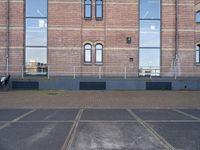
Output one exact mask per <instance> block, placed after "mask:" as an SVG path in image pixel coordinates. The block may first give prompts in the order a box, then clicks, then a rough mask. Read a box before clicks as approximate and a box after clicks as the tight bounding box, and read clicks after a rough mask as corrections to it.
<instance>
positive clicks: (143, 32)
mask: <svg viewBox="0 0 200 150" xmlns="http://www.w3.org/2000/svg"><path fill="white" fill-rule="evenodd" d="M140 47H160V21H158V20H141V21H140Z"/></svg>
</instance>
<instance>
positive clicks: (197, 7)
mask: <svg viewBox="0 0 200 150" xmlns="http://www.w3.org/2000/svg"><path fill="white" fill-rule="evenodd" d="M195 11H196V13H197V12H199V11H200V3H198V4H196V6H195Z"/></svg>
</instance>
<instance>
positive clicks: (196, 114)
mask: <svg viewBox="0 0 200 150" xmlns="http://www.w3.org/2000/svg"><path fill="white" fill-rule="evenodd" d="M180 111H183V112H185V113H187V114H190V115H192V116H194V117H198V118H199V119H200V109H180Z"/></svg>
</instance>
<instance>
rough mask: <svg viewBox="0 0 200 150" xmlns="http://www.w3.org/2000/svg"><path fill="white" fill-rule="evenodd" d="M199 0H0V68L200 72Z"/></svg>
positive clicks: (21, 71) (17, 71)
mask: <svg viewBox="0 0 200 150" xmlns="http://www.w3.org/2000/svg"><path fill="white" fill-rule="evenodd" d="M199 23H200V0H0V71H1V74H3V73H6V72H7V73H8V72H9V73H10V74H13V75H16V76H17V75H22V76H23V75H50V76H75V75H76V76H83V75H85V76H127V77H131V76H134V77H138V76H163V77H165V76H170V77H173V76H199V75H200V57H199V55H200V52H199V51H200V24H199Z"/></svg>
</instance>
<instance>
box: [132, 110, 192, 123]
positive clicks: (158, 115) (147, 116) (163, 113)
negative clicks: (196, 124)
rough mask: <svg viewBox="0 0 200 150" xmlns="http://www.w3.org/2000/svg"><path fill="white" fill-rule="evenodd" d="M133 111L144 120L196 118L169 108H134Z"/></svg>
mask: <svg viewBox="0 0 200 150" xmlns="http://www.w3.org/2000/svg"><path fill="white" fill-rule="evenodd" d="M132 111H133V112H134V113H135V114H136V115H137V116H139V117H140V118H141V119H143V120H194V119H192V118H190V117H187V116H185V115H182V114H180V113H178V112H175V111H173V110H169V109H133V110H132Z"/></svg>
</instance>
